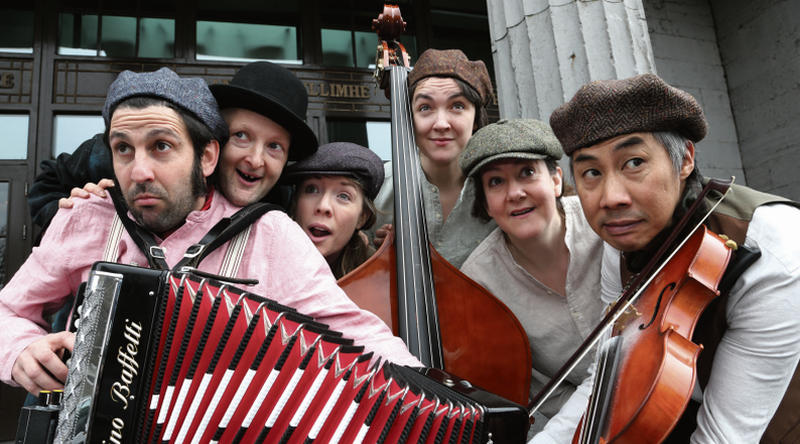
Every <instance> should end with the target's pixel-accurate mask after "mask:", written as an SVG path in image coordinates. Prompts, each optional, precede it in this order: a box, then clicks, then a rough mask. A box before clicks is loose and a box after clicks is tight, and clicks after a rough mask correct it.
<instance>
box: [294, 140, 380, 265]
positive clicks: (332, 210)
mask: <svg viewBox="0 0 800 444" xmlns="http://www.w3.org/2000/svg"><path fill="white" fill-rule="evenodd" d="M283 180H285V181H286V182H288V183H293V184H295V185H296V186H295V191H294V193H293V194H292V200H291V204H290V206H289V214H290V215H291V216H292V218H294V220H295V221H297V223H298V224H299V225H300V227H301V228H302V229H303V231H305V232H306V234H307V235H308V237H309V238H310V239H311V241H312V242H313V243H314V245H316V247H317V249H318V250H319V252H320V253H322V255H323V256H324V257H325V260H327V261H328V265H330V267H331V271H333V275H334V276H335V277H336V278H337V279H339V278H341V277H342V276H344V275H345V274H347V273H349V272H350V271H351V270H353V269H355V268H356V267H358V266H359V265H361V264H362V263H363V262H364V261H366V260H367V259H368V258H369V257H370V256H372V254H373V253H374V252H375V249H374V248H372V247H371V246H370V244H369V242H368V241H367V238H366V236H363V235H362V231H361V230H365V229H368V228H370V227H371V226H372V224H374V223H375V215H376V211H375V204H373V199H375V196H376V195H377V194H378V190H379V189H380V187H381V184H382V183H383V162H382V161H381V159H380V157H378V155H377V154H375V153H374V152H372V151H371V150H370V149H369V148H365V147H363V146H361V145H357V144H355V143H349V142H333V143H328V144H325V145H322V146H320V147H319V150H318V151H317V152H316V154H314V155H313V156H311V157H309V158H307V159H305V160H303V161H300V162H298V163H295V164H293V165H291V166H290V167H288V168H287V169H286V172H285V173H284V179H283Z"/></svg>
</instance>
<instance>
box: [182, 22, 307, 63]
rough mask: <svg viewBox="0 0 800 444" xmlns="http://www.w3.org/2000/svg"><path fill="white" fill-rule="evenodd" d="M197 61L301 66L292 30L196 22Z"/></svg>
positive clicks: (278, 27)
mask: <svg viewBox="0 0 800 444" xmlns="http://www.w3.org/2000/svg"><path fill="white" fill-rule="evenodd" d="M197 59H198V60H236V61H252V60H272V61H279V62H284V63H298V64H299V63H300V62H301V61H300V60H299V59H298V58H297V29H296V28H295V27H294V26H276V25H256V24H248V23H228V22H207V21H198V22H197Z"/></svg>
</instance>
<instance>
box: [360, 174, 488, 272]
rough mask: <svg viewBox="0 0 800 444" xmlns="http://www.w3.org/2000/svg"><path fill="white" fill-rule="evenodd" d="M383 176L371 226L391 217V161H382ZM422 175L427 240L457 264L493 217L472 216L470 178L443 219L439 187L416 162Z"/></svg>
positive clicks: (479, 237) (472, 197)
mask: <svg viewBox="0 0 800 444" xmlns="http://www.w3.org/2000/svg"><path fill="white" fill-rule="evenodd" d="M384 170H385V172H386V176H385V178H384V180H383V186H381V191H380V192H379V193H378V196H377V197H375V207H376V208H377V209H378V217H377V221H376V222H375V225H373V228H372V230H373V231H372V233H370V234H371V235H374V230H375V229H377V228H380V227H381V226H383V225H384V224H391V223H393V221H394V184H393V182H392V163H391V162H387V163H386V164H385V165H384ZM419 173H420V174H419V177H420V178H421V182H422V183H421V186H422V199H423V205H424V206H425V222H426V224H427V229H428V240H429V241H430V243H431V245H433V248H435V249H436V251H437V252H438V253H439V254H440V255H442V257H443V258H445V259H447V260H448V261H449V262H450V263H451V264H453V266H455V267H460V266H461V264H462V263H463V262H464V260H465V259H466V258H467V256H469V254H470V252H472V250H474V249H475V247H476V246H478V244H479V243H480V242H481V241H482V240H483V239H484V238H486V236H487V235H488V234H489V233H490V232H491V231H492V230H493V229H494V228H495V227H497V224H495V223H494V221H489V222H484V221H482V220H480V219H478V218H476V217H473V216H472V205H473V202H474V201H475V190H474V189H473V186H472V184H471V183H470V181H471V180H472V179H467V181H466V182H464V188H462V189H461V194H460V195H459V197H458V201H456V205H455V206H454V207H453V209H452V210H451V211H450V214H449V215H448V216H447V220H445V219H444V213H443V211H442V202H441V199H440V198H439V189H438V188H437V187H436V185H433V184H432V183H430V182H428V180H427V178H426V177H425V174H424V173H423V171H422V167H421V166H419Z"/></svg>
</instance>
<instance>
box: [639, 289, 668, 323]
mask: <svg viewBox="0 0 800 444" xmlns="http://www.w3.org/2000/svg"><path fill="white" fill-rule="evenodd" d="M674 289H675V282H670V283H669V284H667V286H666V287H664V288H662V289H661V293H659V294H658V300H657V301H656V306H655V308H654V309H653V317H652V318H650V322H648V323H647V325H645V324H640V325H639V330H644V329H646V328H647V327H650V326H651V325H653V322H655V320H656V318H657V317H658V311H659V309H660V308H661V301H662V300H663V299H664V292H665V291H672V290H674Z"/></svg>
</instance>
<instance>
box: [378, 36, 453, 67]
mask: <svg viewBox="0 0 800 444" xmlns="http://www.w3.org/2000/svg"><path fill="white" fill-rule="evenodd" d="M376 37H377V35H376ZM398 40H400V43H402V44H403V47H404V48H406V52H407V53H408V57H409V58H410V59H411V66H414V61H416V60H417V55H419V53H418V52H417V38H416V37H414V36H413V35H405V34H404V35H401V36H400V38H399V39H398ZM433 48H439V47H438V46H433ZM453 48H455V46H454V47H453ZM373 63H374V62H373Z"/></svg>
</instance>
